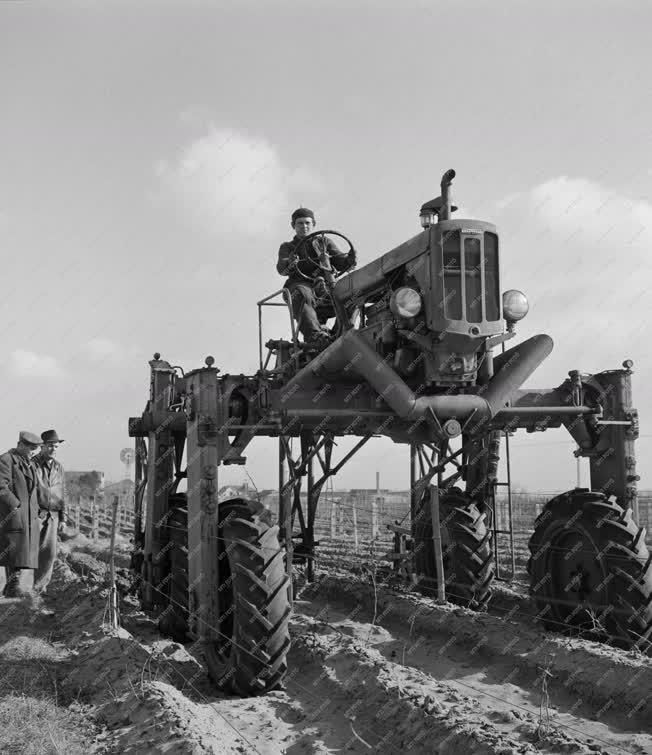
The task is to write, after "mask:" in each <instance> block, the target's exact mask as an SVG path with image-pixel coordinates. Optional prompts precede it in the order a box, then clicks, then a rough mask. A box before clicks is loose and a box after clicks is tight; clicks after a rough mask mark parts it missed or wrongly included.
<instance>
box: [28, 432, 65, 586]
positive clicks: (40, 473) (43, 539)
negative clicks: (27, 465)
mask: <svg viewBox="0 0 652 755" xmlns="http://www.w3.org/2000/svg"><path fill="white" fill-rule="evenodd" d="M41 440H42V441H43V445H42V446H41V451H40V453H38V454H37V455H36V456H35V457H34V466H35V468H36V477H37V479H38V505H39V512H38V516H39V521H40V526H41V535H40V546H39V557H38V568H37V569H36V571H35V572H34V592H36V593H42V592H45V590H46V589H47V586H48V585H49V584H50V580H51V579H52V569H53V567H54V561H55V559H56V557H57V545H58V538H59V536H60V535H61V534H62V533H63V531H64V530H65V526H66V491H65V475H64V471H63V467H62V466H61V464H60V462H58V461H57V460H56V459H55V458H54V457H55V454H56V452H57V447H58V445H59V444H60V443H63V440H62V439H61V438H60V437H59V436H58V435H57V431H56V430H46V431H45V432H43V433H41Z"/></svg>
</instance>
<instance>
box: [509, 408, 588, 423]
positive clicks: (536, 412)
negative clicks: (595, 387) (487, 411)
mask: <svg viewBox="0 0 652 755" xmlns="http://www.w3.org/2000/svg"><path fill="white" fill-rule="evenodd" d="M595 413H596V410H595V409H592V408H591V407H590V406H506V407H505V408H504V409H501V410H500V411H499V412H497V413H496V415H495V418H496V419H501V420H502V419H509V418H510V417H545V416H549V417H575V416H579V415H581V414H595Z"/></svg>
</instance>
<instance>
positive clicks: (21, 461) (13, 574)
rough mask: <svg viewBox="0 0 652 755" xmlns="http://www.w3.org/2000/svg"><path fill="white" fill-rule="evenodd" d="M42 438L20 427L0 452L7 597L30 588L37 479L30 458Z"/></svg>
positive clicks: (0, 554) (0, 555) (1, 548)
mask: <svg viewBox="0 0 652 755" xmlns="http://www.w3.org/2000/svg"><path fill="white" fill-rule="evenodd" d="M40 445H41V439H40V438H39V436H38V435H35V434H34V433H29V432H27V431H25V430H23V431H22V432H21V433H20V435H19V436H18V443H17V445H16V448H12V449H11V450H9V451H7V452H6V453H4V454H2V455H0V566H4V567H5V571H6V574H7V584H6V585H5V588H4V591H3V594H4V595H5V597H7V598H21V597H26V596H29V595H30V594H31V592H32V582H31V579H32V574H33V570H34V569H36V567H37V566H38V549H39V521H38V494H37V489H38V482H37V479H36V469H35V467H34V464H33V462H32V459H33V457H34V456H35V455H36V454H37V453H38V450H39V447H40Z"/></svg>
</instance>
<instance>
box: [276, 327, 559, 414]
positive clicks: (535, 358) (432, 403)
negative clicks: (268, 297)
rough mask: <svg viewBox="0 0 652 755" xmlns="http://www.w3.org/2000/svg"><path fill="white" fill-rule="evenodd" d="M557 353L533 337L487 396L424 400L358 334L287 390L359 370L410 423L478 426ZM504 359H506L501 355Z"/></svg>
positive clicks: (350, 334) (514, 352) (513, 353)
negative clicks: (468, 421) (468, 422)
mask: <svg viewBox="0 0 652 755" xmlns="http://www.w3.org/2000/svg"><path fill="white" fill-rule="evenodd" d="M551 349H552V339H551V338H550V337H549V336H546V335H541V336H534V337H532V338H530V339H528V340H527V341H525V342H523V343H522V344H520V345H519V346H518V347H517V348H515V349H510V350H509V351H506V352H505V355H507V356H508V358H507V359H505V360H504V361H503V364H502V369H500V370H499V371H498V372H497V373H496V374H495V375H494V377H493V378H492V380H491V382H490V383H488V384H487V385H486V386H483V391H484V394H485V395H484V396H482V395H457V396H451V395H446V396H420V397H418V398H417V397H416V396H415V394H414V392H413V391H412V389H411V388H410V387H409V386H408V385H407V383H405V381H404V380H403V379H402V378H401V377H400V375H398V373H397V372H396V371H395V370H394V369H393V368H392V367H390V365H388V364H387V362H385V360H384V359H383V358H382V357H381V356H380V355H379V354H378V353H377V352H376V351H375V349H374V348H373V346H372V345H371V344H370V343H369V342H368V341H367V340H366V339H365V338H364V337H363V336H361V335H360V333H359V332H358V331H356V330H349V331H347V332H346V333H345V334H344V335H343V336H342V337H341V338H338V339H337V341H335V342H334V343H332V344H331V345H330V346H328V348H327V349H325V350H324V351H323V352H322V353H321V354H320V355H319V356H318V357H316V358H315V359H314V360H313V361H312V362H311V363H310V364H308V365H306V366H305V367H304V368H303V369H302V370H300V371H299V372H298V373H297V374H296V375H295V376H294V377H293V378H292V380H290V381H289V383H288V384H287V385H286V386H285V389H284V392H285V393H286V395H292V391H293V388H296V389H300V388H301V384H302V382H303V381H304V380H305V379H306V378H309V381H310V382H313V379H314V376H315V375H319V374H320V373H321V372H323V371H324V370H325V371H326V372H342V371H344V372H347V371H349V370H354V371H355V372H356V373H357V374H359V375H361V376H362V377H363V378H364V379H365V380H366V381H367V382H368V383H369V384H370V385H371V387H372V388H373V389H374V390H375V391H376V393H378V395H379V396H380V398H382V399H383V400H384V401H385V403H387V404H388V405H389V407H390V408H391V409H392V410H393V411H394V412H395V413H396V414H397V415H398V416H399V417H401V419H404V420H407V421H418V420H427V421H433V417H432V415H433V414H434V416H435V418H436V421H442V420H444V421H445V420H448V419H467V418H468V417H470V416H471V415H473V417H474V420H476V422H477V424H478V426H481V425H482V424H484V422H486V421H487V420H489V419H491V418H492V417H493V416H494V415H495V414H496V413H498V411H499V410H501V409H502V407H503V406H504V405H505V403H506V402H507V400H508V399H509V397H510V395H511V393H512V392H513V391H514V390H516V389H517V388H519V387H520V386H521V384H522V383H523V382H524V381H525V380H526V379H527V378H528V377H529V376H530V375H531V374H532V372H534V370H535V369H536V368H537V367H538V366H539V365H540V364H541V362H542V361H543V360H544V359H545V358H546V357H547V356H548V354H549V353H550V351H551ZM501 356H504V355H501Z"/></svg>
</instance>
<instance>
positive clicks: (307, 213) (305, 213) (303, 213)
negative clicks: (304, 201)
mask: <svg viewBox="0 0 652 755" xmlns="http://www.w3.org/2000/svg"><path fill="white" fill-rule="evenodd" d="M299 218H312V222H313V223H314V222H315V213H314V212H313V211H312V210H309V209H308V208H307V207H299V208H298V209H296V210H295V211H294V212H293V213H292V225H294V223H295V222H296V221H297V220H298V219H299Z"/></svg>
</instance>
